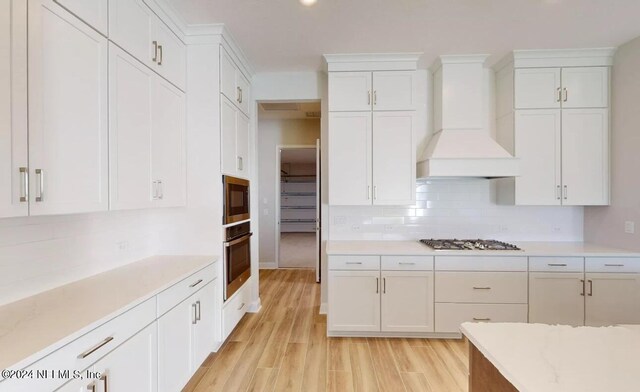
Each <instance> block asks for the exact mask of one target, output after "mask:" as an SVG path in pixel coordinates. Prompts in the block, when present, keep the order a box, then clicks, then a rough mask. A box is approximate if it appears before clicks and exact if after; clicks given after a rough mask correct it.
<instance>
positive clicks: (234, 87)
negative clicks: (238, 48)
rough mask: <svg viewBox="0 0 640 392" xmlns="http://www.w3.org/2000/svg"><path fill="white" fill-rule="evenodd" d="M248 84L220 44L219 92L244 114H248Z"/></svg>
mask: <svg viewBox="0 0 640 392" xmlns="http://www.w3.org/2000/svg"><path fill="white" fill-rule="evenodd" d="M250 86H251V83H250V82H249V80H248V79H247V78H246V77H245V76H244V74H243V73H242V71H240V68H239V67H238V66H237V65H236V63H235V62H234V61H233V59H232V58H231V56H230V55H229V53H228V52H227V50H226V49H225V48H224V47H223V46H220V92H221V93H222V94H223V95H224V96H226V97H227V98H228V99H229V100H230V101H231V102H233V104H234V105H236V106H237V107H238V108H239V109H240V110H241V111H242V112H243V113H244V114H246V115H249V99H250V95H249V94H250Z"/></svg>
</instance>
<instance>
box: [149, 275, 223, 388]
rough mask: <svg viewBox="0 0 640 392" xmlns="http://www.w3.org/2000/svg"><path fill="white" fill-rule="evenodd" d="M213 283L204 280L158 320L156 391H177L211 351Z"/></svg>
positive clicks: (214, 293) (213, 330)
mask: <svg viewBox="0 0 640 392" xmlns="http://www.w3.org/2000/svg"><path fill="white" fill-rule="evenodd" d="M216 285H217V281H216V280H214V281H213V282H211V283H208V284H207V285H205V286H204V287H202V288H201V289H200V290H199V291H198V292H196V293H194V294H193V295H191V296H190V297H189V298H187V299H186V300H184V301H182V302H181V303H180V304H179V305H178V306H176V307H175V308H173V309H171V310H170V311H169V312H167V313H166V314H165V315H163V316H162V317H160V319H159V320H158V374H159V377H158V380H159V382H158V391H160V392H173V391H179V390H181V389H182V388H183V387H184V386H185V385H186V383H187V382H188V381H189V379H190V378H191V376H192V375H193V373H194V372H195V371H196V370H197V369H198V367H199V366H200V365H201V364H202V362H203V361H204V359H206V357H207V356H208V355H209V354H210V353H211V352H212V351H213V344H214V341H215V331H216V323H217V317H216V315H215V312H214V309H215V306H214V304H215V302H216V295H217V292H218V290H217V288H216Z"/></svg>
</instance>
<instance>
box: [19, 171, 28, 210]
mask: <svg viewBox="0 0 640 392" xmlns="http://www.w3.org/2000/svg"><path fill="white" fill-rule="evenodd" d="M19 170H20V202H21V203H26V202H27V201H29V169H28V168H26V167H21V168H20V169H19Z"/></svg>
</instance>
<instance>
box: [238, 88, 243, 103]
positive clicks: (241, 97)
mask: <svg viewBox="0 0 640 392" xmlns="http://www.w3.org/2000/svg"><path fill="white" fill-rule="evenodd" d="M238 88H239V89H240V103H242V101H243V99H242V98H243V96H242V88H241V87H238Z"/></svg>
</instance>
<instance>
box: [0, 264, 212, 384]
mask: <svg viewBox="0 0 640 392" xmlns="http://www.w3.org/2000/svg"><path fill="white" fill-rule="evenodd" d="M157 256H163V255H156V256H151V257H157ZM176 257H179V256H176ZM145 259H147V258H146V257H145V258H143V259H140V260H136V261H133V262H132V263H129V264H125V265H123V266H121V267H118V268H122V267H126V266H128V265H130V264H133V263H136V262H140V261H142V260H145ZM218 261H219V257H218V256H211V261H210V262H209V263H207V264H204V265H202V266H200V267H199V268H197V269H194V270H191V271H189V272H187V273H184V274H182V275H180V276H179V277H176V278H175V279H173V280H172V281H171V282H169V283H166V284H164V285H163V286H161V287H158V288H157V289H155V290H153V291H151V292H149V293H147V294H145V295H144V296H141V297H138V298H136V299H135V300H133V301H132V302H130V303H128V304H127V305H126V306H124V307H122V308H120V309H118V310H116V311H114V312H111V313H110V314H108V315H105V316H104V317H102V318H101V319H99V320H97V321H94V322H93V323H91V324H89V325H87V326H85V327H83V328H82V329H80V330H78V331H76V332H74V333H72V334H70V335H67V336H65V337H64V338H62V339H60V340H58V341H56V342H55V343H54V344H52V345H50V346H47V347H46V348H44V349H42V350H40V351H37V352H35V353H33V354H31V355H29V356H28V357H26V358H24V359H22V360H20V361H18V362H16V363H15V364H13V365H9V366H6V369H12V370H19V369H24V368H27V367H28V366H31V365H32V364H34V363H36V362H37V361H39V360H41V359H43V358H44V357H46V356H48V355H50V354H51V353H53V352H55V351H57V350H59V349H61V348H62V347H64V346H66V345H67V344H69V343H71V342H73V341H74V340H76V339H78V338H80V337H82V336H83V335H85V334H87V333H89V332H91V331H92V330H94V329H96V328H98V327H100V326H101V325H103V324H105V323H107V322H109V321H111V320H113V319H115V318H117V317H119V316H121V315H123V314H124V313H126V312H128V311H129V310H131V309H133V308H135V307H136V306H138V305H140V304H142V303H143V302H145V301H148V300H150V299H152V298H153V297H155V296H157V295H158V294H160V293H161V292H163V291H165V290H167V289H169V288H170V287H172V286H174V285H176V284H177V283H179V282H181V281H183V280H184V279H186V278H188V277H189V276H192V275H193V274H195V273H197V272H199V271H202V270H203V269H205V268H207V267H209V266H211V265H213V264H215V263H217V262H218ZM116 269H117V268H116ZM110 271H113V270H110ZM105 272H109V271H105ZM99 274H100V273H99ZM99 274H95V275H91V276H88V277H86V278H84V279H91V278H93V277H95V276H97V275H99ZM84 279H80V281H81V280H84ZM156 307H157V305H156ZM4 380H5V378H3V377H0V383H1V382H2V381H4ZM0 385H1V384H0Z"/></svg>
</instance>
